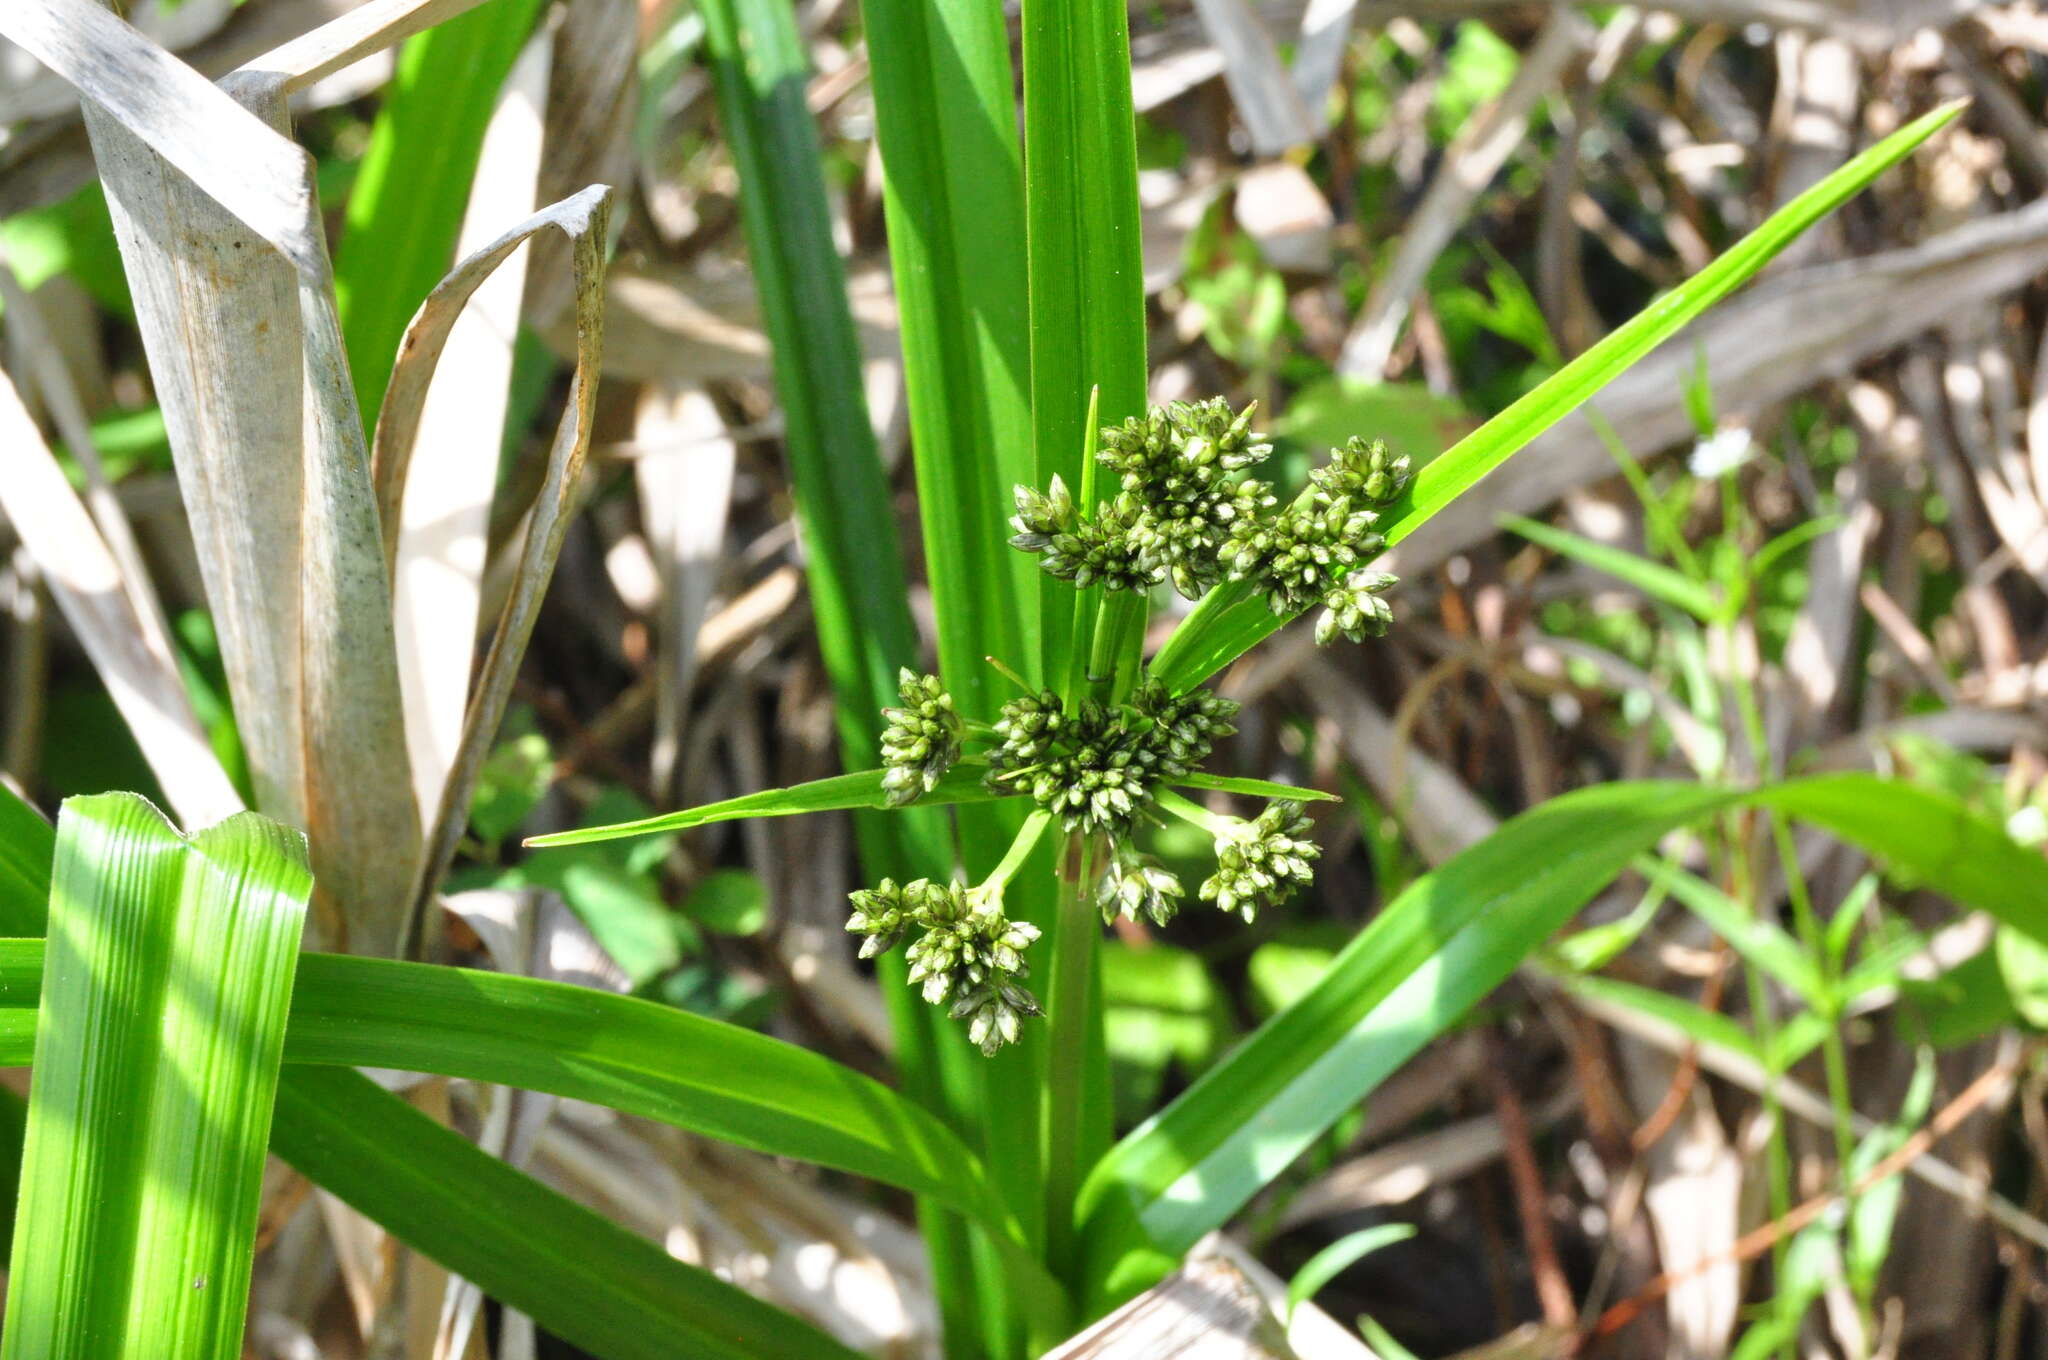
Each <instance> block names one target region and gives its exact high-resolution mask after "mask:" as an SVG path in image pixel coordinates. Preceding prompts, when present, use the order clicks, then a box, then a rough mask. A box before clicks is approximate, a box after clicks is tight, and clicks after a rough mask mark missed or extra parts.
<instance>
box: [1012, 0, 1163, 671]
mask: <svg viewBox="0 0 2048 1360" xmlns="http://www.w3.org/2000/svg"><path fill="white" fill-rule="evenodd" d="M1023 30H1024V165H1025V185H1024V202H1025V208H1026V216H1027V219H1028V220H1027V226H1028V239H1029V242H1030V280H1031V315H1030V327H1031V427H1032V436H1033V442H1034V443H1035V445H1036V447H1037V451H1038V466H1037V476H1036V478H1035V480H1034V485H1036V486H1039V487H1041V488H1042V487H1044V486H1046V485H1047V484H1048V483H1049V482H1050V481H1051V479H1052V477H1053V476H1054V474H1058V475H1059V477H1060V478H1061V479H1063V480H1064V481H1065V482H1066V484H1067V485H1068V486H1070V487H1074V488H1079V487H1080V486H1081V471H1082V467H1081V451H1082V447H1083V445H1084V444H1085V443H1086V438H1087V435H1088V433H1089V432H1088V430H1087V428H1086V425H1087V412H1088V403H1089V394H1090V393H1091V392H1093V391H1095V390H1097V389H1098V388H1099V389H1100V392H1101V397H1100V411H1099V415H1100V421H1101V423H1102V424H1105V425H1111V424H1116V423H1117V422H1119V421H1121V420H1123V419H1124V418H1125V417H1127V416H1134V415H1139V414H1141V413H1142V412H1143V410H1144V407H1145V285H1144V261H1143V259H1142V256H1141V237H1140V234H1139V224H1138V153H1137V132H1136V122H1135V120H1134V117H1133V114H1132V110H1131V43H1130V31H1129V28H1128V20H1127V17H1126V15H1125V10H1124V5H1123V2H1122V0H1025V4H1024V18H1023ZM1039 600H1040V611H1041V612H1040V627H1041V630H1042V634H1043V637H1044V646H1045V662H1046V669H1045V675H1046V678H1047V680H1048V681H1051V682H1054V683H1057V680H1058V677H1060V676H1062V675H1064V674H1065V673H1066V665H1065V663H1066V661H1067V659H1068V656H1069V651H1070V649H1072V648H1075V647H1082V646H1085V640H1082V639H1076V638H1074V636H1073V632H1074V629H1073V618H1074V592H1073V590H1072V588H1071V587H1070V586H1068V585H1067V584H1066V583H1065V582H1062V581H1056V580H1054V579H1052V578H1051V577H1049V576H1044V575H1043V574H1042V573H1041V575H1040V582H1039Z"/></svg>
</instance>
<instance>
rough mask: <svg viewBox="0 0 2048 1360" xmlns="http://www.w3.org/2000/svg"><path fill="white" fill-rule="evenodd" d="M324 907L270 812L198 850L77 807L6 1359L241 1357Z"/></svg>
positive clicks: (55, 940) (60, 839) (64, 845)
mask: <svg viewBox="0 0 2048 1360" xmlns="http://www.w3.org/2000/svg"><path fill="white" fill-rule="evenodd" d="M311 890H312V879H311V875H310V874H309V873H308V871H307V868H306V862H305V843H304V838H303V837H300V836H299V835H297V833H295V832H290V831H286V830H285V829H284V828H282V827H279V826H278V825H277V824H276V823H274V822H270V821H268V820H266V819H264V818H262V817H259V816H257V815H256V814H253V813H242V814H238V815H237V816H234V817H231V818H229V819H228V820H227V821H224V822H222V823H220V824H219V825H217V826H215V827H213V828H212V829H210V830H207V831H204V832H201V833H200V834H199V835H197V836H195V837H193V838H192V839H191V840H189V841H188V840H186V839H185V838H184V837H182V836H180V835H179V834H178V833H177V831H176V830H175V829H174V828H173V827H172V826H171V825H170V824H169V823H168V822H166V821H164V819H163V816H162V814H160V813H158V812H157V811H156V809H155V808H153V807H151V806H150V805H149V804H148V803H147V802H146V801H145V800H143V799H141V798H138V797H136V796H135V795H134V794H105V795H99V796H95V797H89V798H74V799H72V800H70V801H68V802H67V803H66V804H65V807H64V813H63V816H62V818H61V820H60V823H59V832H58V836H57V843H56V856H55V863H54V867H53V869H52V871H51V892H50V916H49V925H50V944H49V952H50V966H49V968H48V970H47V971H46V973H45V978H46V981H47V986H46V987H45V988H44V989H43V990H42V996H41V1004H40V1009H39V1013H38V1025H37V1035H38V1038H37V1043H36V1051H35V1076H34V1080H33V1084H32V1085H31V1088H30V1094H29V1114H28V1133H27V1141H26V1144H25V1147H24V1150H23V1154H22V1165H23V1175H22V1196H21V1201H20V1205H19V1211H18V1217H17V1220H16V1224H15V1240H16V1251H15V1253H14V1256H13V1260H14V1264H15V1269H14V1271H13V1273H12V1275H11V1277H10V1279H9V1281H8V1296H7V1330H6V1335H5V1338H4V1341H0V1356H4V1357H6V1360H15V1358H16V1357H22V1358H23V1360H28V1358H29V1357H33V1358H34V1360H61V1358H62V1357H66V1356H78V1357H93V1358H94V1360H119V1358H120V1357H126V1356H134V1357H142V1356H163V1355H177V1356H181V1357H182V1356H190V1357H193V1358H194V1360H205V1358H206V1357H223V1358H224V1360H232V1358H233V1357H235V1356H238V1355H240V1354H241V1343H242V1329H243V1319H244V1314H245V1312H246V1311H247V1305H248V1290H249V1270H250V1264H251V1261H252V1259H253V1255H254V1241H255V1232H256V1212H257V1203H258V1198H259V1195H260V1193H261V1189H262V1172H263V1157H264V1151H265V1147H266V1144H267V1141H268V1135H269V1128H270V1116H271V1098H272V1093H273V1091H274V1090H275V1086H276V1081H277V1072H278V1063H279V1058H280V1054H281V1052H282V1049H283V1043H284V1027H285V1019H286V1015H287V1007H288V1002H289V999H290V996H291V990H292V977H293V971H294V965H295V963H296V962H297V959H298V950H299V937H300V934H301V931H302V930H303V927H304V923H305V912H306V902H307V898H308V896H309V895H310V893H311Z"/></svg>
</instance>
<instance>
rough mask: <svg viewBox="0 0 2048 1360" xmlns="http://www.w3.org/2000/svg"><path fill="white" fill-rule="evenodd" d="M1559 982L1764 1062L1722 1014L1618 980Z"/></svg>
mask: <svg viewBox="0 0 2048 1360" xmlns="http://www.w3.org/2000/svg"><path fill="white" fill-rule="evenodd" d="M1557 981H1558V983H1559V985H1560V986H1562V987H1563V988H1564V989H1565V990H1566V991H1567V992H1571V993H1573V994H1575V995H1578V996H1585V997H1591V998H1594V999H1596V1000H1600V1001H1606V1002H1610V1003H1612V1004H1614V1005H1617V1006H1624V1007H1626V1008H1628V1009H1629V1010H1632V1011H1635V1012H1637V1013H1639V1014H1641V1015H1645V1016H1648V1017H1649V1018H1650V1019H1652V1020H1656V1021H1659V1022H1661V1023H1663V1024H1666V1025H1669V1026H1671V1027H1672V1028H1673V1029H1675V1030H1677V1031H1678V1032H1679V1033H1681V1034H1683V1035H1685V1036H1686V1037H1687V1038H1688V1039H1691V1040H1693V1041H1694V1042H1696V1043H1701V1044H1706V1045H1708V1046H1710V1047H1713V1048H1720V1049H1726V1050H1727V1051H1728V1052H1730V1053H1739V1054H1741V1055H1742V1056H1743V1057H1745V1058H1748V1059H1749V1060H1750V1061H1751V1062H1754V1063H1758V1064H1761V1063H1763V1061H1764V1051H1763V1049H1762V1047H1761V1046H1759V1045H1758V1043H1757V1041H1756V1040H1755V1039H1754V1038H1752V1037H1751V1036H1750V1033H1749V1031H1748V1030H1746V1029H1744V1028H1743V1027H1742V1026H1741V1025H1740V1024H1739V1023H1737V1022H1736V1021H1734V1020H1731V1019H1729V1018H1728V1017H1727V1016H1725V1015H1722V1014H1721V1013H1720V1012H1718V1011H1710V1010H1708V1009H1706V1008H1705V1007H1704V1006H1701V1005H1698V1004H1696V1003H1694V1002H1691V1001H1687V1000H1686V999H1685V998H1684V997H1680V996H1673V995H1671V994H1670V993H1669V992H1660V991H1656V990H1654V989H1652V988H1649V987H1639V986H1637V985H1636V984H1635V983H1632V982H1621V981H1618V980H1617V979H1614V978H1604V977H1560V978H1558V979H1557ZM1805 1013H1806V1014H1811V1012H1805Z"/></svg>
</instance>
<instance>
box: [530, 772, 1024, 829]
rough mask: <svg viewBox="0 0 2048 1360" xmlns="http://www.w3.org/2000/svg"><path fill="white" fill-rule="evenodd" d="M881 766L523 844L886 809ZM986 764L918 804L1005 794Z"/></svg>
mask: <svg viewBox="0 0 2048 1360" xmlns="http://www.w3.org/2000/svg"><path fill="white" fill-rule="evenodd" d="M883 773H884V772H883V771H881V770H860V771H857V772H855V773H853V774H840V775H833V776H831V777H830V778H828V779H813V780H812V781H811V782H810V783H808V784H797V785H795V786H793V787H791V788H786V789H762V790H761V791H760V792H758V793H746V794H741V795H740V796H739V797H737V798H727V799H725V800H724V801H723V802H718V803H706V804H704V805H703V806H701V807H693V808H685V809H683V810H682V811H681V812H664V813H661V814H660V815H658V816H654V817H641V818H639V819H637V820H635V821H630V822H614V823H613V824H611V825H610V826H581V827H577V828H576V829H574V830H572V831H551V832H549V833H548V834H546V835H544V836H529V837H527V838H526V840H525V841H524V842H523V844H526V845H530V846H533V847H535V848H537V849H545V848H547V847H549V846H555V845H587V844H589V843H590V842H592V841H615V840H619V839H621V838H623V837H626V836H657V835H660V834H661V833H663V832H666V831H687V830H689V829H690V828H691V827H695V826H709V825H710V824H711V823H713V822H731V821H738V820H740V819H742V818H747V817H794V816H796V815H798V814H799V813H805V812H837V811H843V810H846V809H850V808H886V807H887V806H888V805H889V804H888V799H887V797H886V795H885V794H884V793H883V792H882V775H883ZM987 773H988V767H987V765H985V764H980V763H971V762H962V763H961V764H959V765H956V766H954V767H953V768H952V769H950V770H948V771H946V773H945V775H944V776H942V777H941V778H940V780H939V785H938V787H937V788H935V789H933V790H932V791H931V792H930V793H928V794H926V795H924V797H922V798H920V799H918V806H920V807H944V806H946V805H948V804H952V803H984V802H992V801H994V800H996V799H998V798H1001V797H1006V796H1008V795H1003V794H995V793H990V792H989V791H988V788H987V787H986V786H985V785H984V784H983V782H982V779H983V776H985V775H986V774H987Z"/></svg>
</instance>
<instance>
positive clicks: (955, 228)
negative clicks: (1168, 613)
mask: <svg viewBox="0 0 2048 1360" xmlns="http://www.w3.org/2000/svg"><path fill="white" fill-rule="evenodd" d="M861 13H862V17H863V18H864V19H865V20H866V22H867V38H868V58H869V62H870V65H871V67H872V74H873V80H874V87H875V137H876V141H877V142H878V143H879V144H880V147H881V153H882V170H883V180H882V189H883V206H884V208H885V210H886V212H887V214H888V223H889V257H890V262H891V264H892V266H893V269H894V274H895V278H896V300H897V305H898V307H899V309H900V311H901V313H902V327H903V368H904V383H905V386H906V387H907V389H908V391H909V397H910V437H911V444H910V447H911V453H912V456H913V457H914V458H915V459H916V465H917V493H918V494H917V504H918V511H919V513H920V515H921V516H922V517H923V523H924V544H925V570H926V573H927V575H928V576H929V578H930V582H931V590H932V606H933V611H934V613H935V614H936V615H937V618H938V634H939V673H940V675H941V676H943V677H944V679H945V681H946V685H947V688H948V689H950V690H951V691H952V693H953V697H954V698H955V699H956V700H957V701H959V703H960V705H961V707H962V709H963V711H965V712H968V713H974V714H979V715H989V714H993V713H994V712H995V710H996V707H997V705H998V704H999V703H1000V701H1001V699H1002V698H1003V697H1004V696H1003V695H1002V694H1001V693H1000V691H999V690H998V688H997V685H996V677H995V675H994V673H993V672H992V671H991V669H990V668H989V667H988V666H987V665H986V664H985V663H984V662H983V661H982V658H983V657H985V656H990V655H993V656H998V657H1001V658H1003V659H1004V660H1005V661H1007V662H1008V663H1009V664H1010V665H1012V666H1015V667H1017V668H1019V669H1021V670H1023V671H1025V672H1026V673H1027V674H1029V673H1030V672H1032V671H1034V670H1035V669H1036V668H1037V666H1038V663H1039V656H1038V626H1037V625H1038V620H1037V614H1036V610H1035V608H1033V609H1030V610H1027V609H1025V608H1024V607H1023V602H1024V601H1027V600H1030V601H1033V602H1034V603H1035V601H1036V598H1037V589H1038V587H1037V578H1038V571H1037V568H1036V566H1035V565H1034V562H1033V559H1032V558H1031V557H1030V556H1028V555H1027V554H1025V553H1021V552H1018V551H1017V550H1016V549H1014V548H1012V547H1010V546H1009V533H1010V531H1009V527H1008V518H1009V506H1010V497H1011V491H1012V488H1013V487H1015V486H1017V485H1018V484H1020V483H1028V482H1030V481H1032V480H1033V478H1034V477H1035V475H1036V469H1035V467H1034V466H1033V456H1032V442H1031V406H1030V398H1029V385H1030V370H1031V355H1030V349H1029V338H1028V336H1027V334H1026V329H1025V327H1026V323H1027V315H1028V311H1027V304H1026V293H1025V252H1024V185H1023V160H1022V153H1021V150H1020V148H1019V146H1018V142H1017V112H1016V97H1015V94H1014V92H1013V77H1012V74H1011V70H1010V48H1009V35H1008V33H1007V32H1006V31H1005V28H1004V24H1003V14H1002V9H1001V7H1000V6H997V5H991V4H987V3H984V2H983V0H865V3H864V4H863V5H862V6H861Z"/></svg>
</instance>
